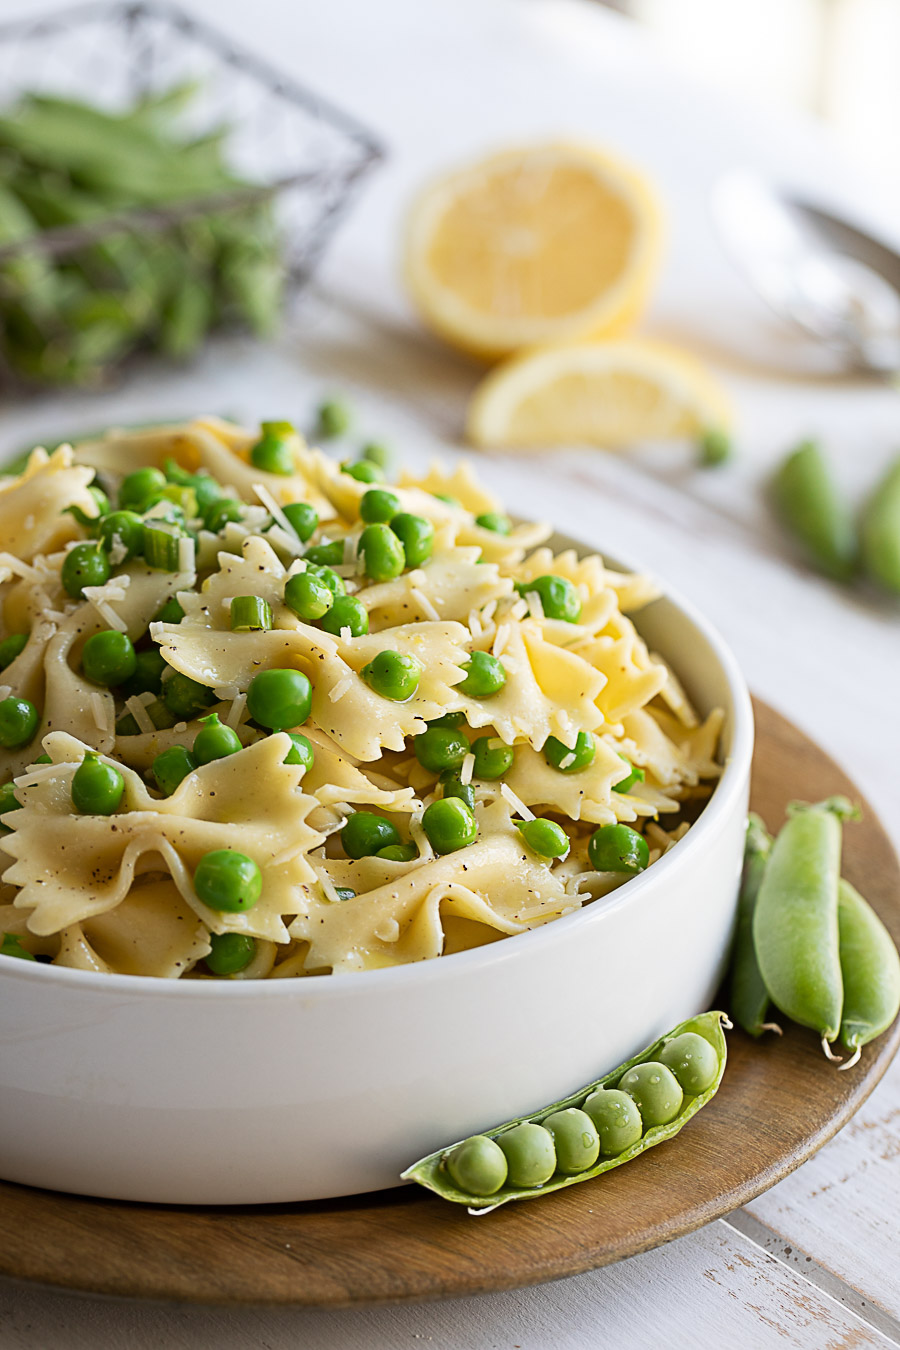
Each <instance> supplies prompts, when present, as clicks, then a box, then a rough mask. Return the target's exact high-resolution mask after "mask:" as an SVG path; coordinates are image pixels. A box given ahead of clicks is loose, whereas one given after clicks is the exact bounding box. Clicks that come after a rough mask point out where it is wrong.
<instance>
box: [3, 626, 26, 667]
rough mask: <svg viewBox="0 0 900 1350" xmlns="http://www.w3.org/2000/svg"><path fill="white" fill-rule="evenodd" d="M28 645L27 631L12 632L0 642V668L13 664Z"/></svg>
mask: <svg viewBox="0 0 900 1350" xmlns="http://www.w3.org/2000/svg"><path fill="white" fill-rule="evenodd" d="M27 645H28V634H27V633H10V635H9V637H7V638H4V639H3V641H2V642H0V670H5V669H6V667H7V666H11V665H12V663H13V661H15V659H16V657H17V656H19V655H20V654H21V653H22V652H24V650H25V648H26V647H27Z"/></svg>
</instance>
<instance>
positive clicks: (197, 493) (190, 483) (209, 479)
mask: <svg viewBox="0 0 900 1350" xmlns="http://www.w3.org/2000/svg"><path fill="white" fill-rule="evenodd" d="M166 478H168V480H169V482H170V483H179V484H181V486H182V487H189V488H192V489H193V493H194V498H195V500H196V504H197V511H198V513H199V514H200V515H201V516H205V515H206V513H207V511H208V510H209V508H210V507H211V506H212V504H213V502H217V501H218V500H219V498H220V497H221V496H222V486H221V484H220V483H218V482H217V481H216V480H215V478H213V476H212V474H210V473H207V471H206V470H205V469H201V470H200V472H199V473H188V471H187V469H182V467H181V465H180V464H176V462H175V460H174V459H167V460H166Z"/></svg>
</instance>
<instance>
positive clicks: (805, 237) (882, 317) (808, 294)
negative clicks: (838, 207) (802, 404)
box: [712, 169, 900, 375]
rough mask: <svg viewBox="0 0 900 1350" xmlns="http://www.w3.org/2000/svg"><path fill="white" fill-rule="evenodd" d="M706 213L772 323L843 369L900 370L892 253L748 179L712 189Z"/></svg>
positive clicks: (896, 267)
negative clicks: (817, 345) (827, 353)
mask: <svg viewBox="0 0 900 1350" xmlns="http://www.w3.org/2000/svg"><path fill="white" fill-rule="evenodd" d="M712 213H713V218H714V220H715V223H716V226H717V227H718V230H719V233H720V235H721V238H722V240H723V242H724V244H725V246H726V248H727V250H728V252H729V254H730V255H731V257H732V259H733V261H734V262H735V263H736V264H737V265H738V267H739V268H740V270H741V271H742V272H743V273H744V275H745V276H746V278H747V279H748V281H749V282H750V283H751V285H752V286H753V287H754V289H755V290H756V291H757V293H758V294H759V295H760V296H762V298H763V299H764V300H765V301H766V302H767V304H768V305H769V306H770V307H771V308H772V309H773V310H774V311H775V312H776V314H778V315H780V316H781V317H782V318H784V319H787V320H789V321H790V322H792V323H794V324H795V325H797V326H798V327H800V328H801V329H803V330H804V332H806V333H808V334H809V335H810V336H812V337H814V338H816V339H817V340H818V341H820V342H823V343H825V344H826V345H827V346H828V347H830V348H831V349H832V350H833V351H835V352H836V353H837V354H838V355H839V356H840V357H841V359H842V360H843V361H844V363H845V364H846V365H848V366H852V367H854V368H855V369H858V370H868V371H875V372H878V373H879V374H891V375H896V373H897V372H898V371H900V254H898V253H897V252H895V251H894V249H892V248H889V247H888V246H887V245H886V244H883V243H881V242H879V241H878V240H877V239H875V238H873V237H872V235H870V234H867V233H865V231H863V230H860V229H858V228H857V227H856V226H853V225H851V224H850V223H849V222H848V221H846V220H842V219H840V218H839V217H837V216H833V215H830V214H829V213H828V212H827V211H823V210H821V209H819V208H818V207H814V206H811V205H810V204H809V203H807V202H804V201H801V200H799V199H798V198H797V197H795V196H793V195H792V194H791V193H789V192H786V191H783V190H781V189H778V188H776V187H774V186H773V185H772V184H770V183H768V182H767V181H766V180H765V179H764V178H762V177H760V176H759V175H757V174H755V173H752V172H750V171H749V170H744V169H735V170H733V171H731V172H730V173H727V174H725V175H724V176H723V177H722V178H720V179H719V180H718V182H717V183H716V185H715V187H714V188H713V193H712Z"/></svg>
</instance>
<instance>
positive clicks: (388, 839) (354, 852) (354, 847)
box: [341, 811, 402, 861]
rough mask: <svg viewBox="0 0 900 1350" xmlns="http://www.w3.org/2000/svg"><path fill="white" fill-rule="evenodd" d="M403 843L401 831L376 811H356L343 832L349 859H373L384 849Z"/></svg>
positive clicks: (343, 840) (342, 840)
mask: <svg viewBox="0 0 900 1350" xmlns="http://www.w3.org/2000/svg"><path fill="white" fill-rule="evenodd" d="M400 843H402V840H401V838H400V831H399V830H398V829H397V827H396V825H394V824H392V823H391V821H389V820H385V818H384V816H376V814H375V812H374V811H354V812H353V815H352V816H348V817H347V819H346V822H345V823H344V828H343V829H342V830H341V845H342V846H343V849H344V852H345V853H346V855H347V857H348V858H352V859H353V860H354V861H357V860H358V859H360V858H371V857H374V855H375V854H376V853H379V852H380V851H381V850H382V849H383V848H390V847H392V846H393V845H396V844H400Z"/></svg>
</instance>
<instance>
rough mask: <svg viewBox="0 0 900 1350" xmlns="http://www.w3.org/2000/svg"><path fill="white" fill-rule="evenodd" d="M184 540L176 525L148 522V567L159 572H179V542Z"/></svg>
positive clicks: (146, 546)
mask: <svg viewBox="0 0 900 1350" xmlns="http://www.w3.org/2000/svg"><path fill="white" fill-rule="evenodd" d="M181 538H183V535H182V532H181V530H180V529H178V527H177V526H176V525H170V524H169V523H168V522H167V521H165V520H147V522H146V523H145V525H144V558H145V560H146V563H147V566H148V567H153V568H156V570H157V571H159V572H177V571H178V553H179V548H178V541H179V540H180V539H181Z"/></svg>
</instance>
